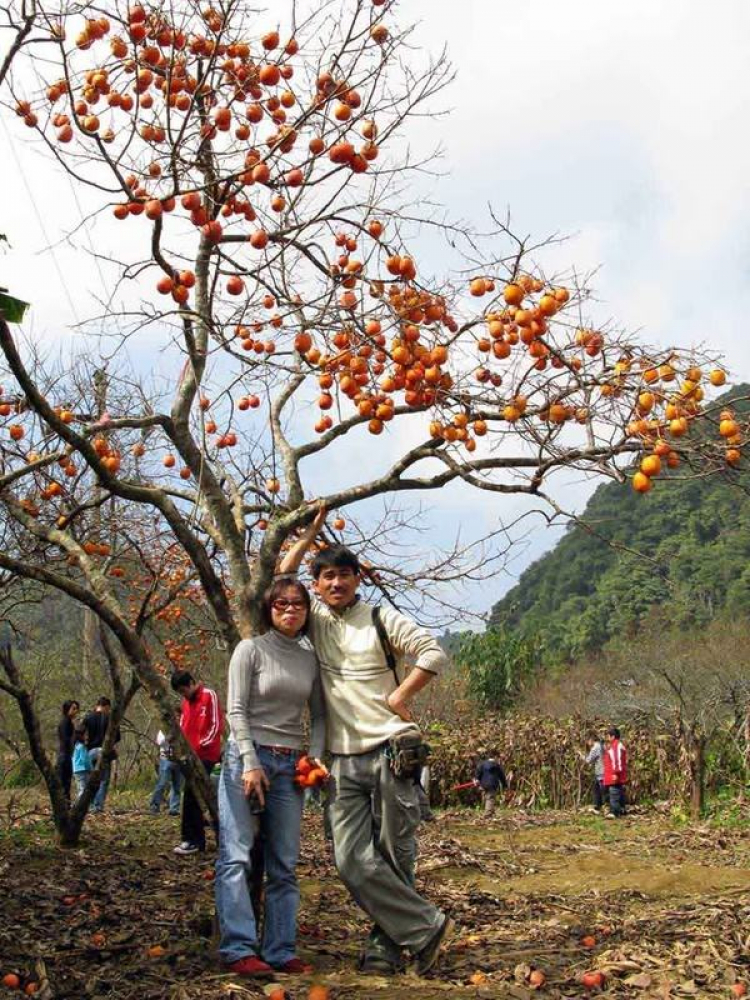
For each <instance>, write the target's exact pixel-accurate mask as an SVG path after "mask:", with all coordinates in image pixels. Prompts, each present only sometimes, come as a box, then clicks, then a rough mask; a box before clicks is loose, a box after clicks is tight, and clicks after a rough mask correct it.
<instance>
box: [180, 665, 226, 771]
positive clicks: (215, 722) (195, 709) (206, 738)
mask: <svg viewBox="0 0 750 1000" xmlns="http://www.w3.org/2000/svg"><path fill="white" fill-rule="evenodd" d="M180 729H181V730H182V732H183V734H184V736H185V739H186V740H187V741H188V743H189V744H190V746H191V747H192V748H193V750H195V752H196V753H197V754H198V756H199V757H200V759H201V760H206V761H208V762H209V763H212V764H215V763H216V761H218V760H219V759H220V758H221V733H222V730H223V729H224V713H223V712H222V710H221V705H220V704H219V699H218V698H217V697H216V692H215V691H212V690H211V688H207V687H204V686H203V685H202V684H199V685H198V689H197V691H196V692H195V694H194V695H193V697H192V698H191V699H190V701H188V699H187V698H183V699H182V714H181V715H180Z"/></svg>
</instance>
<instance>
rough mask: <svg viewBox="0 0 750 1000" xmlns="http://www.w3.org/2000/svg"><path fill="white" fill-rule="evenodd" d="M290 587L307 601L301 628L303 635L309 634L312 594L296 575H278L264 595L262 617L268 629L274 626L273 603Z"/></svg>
mask: <svg viewBox="0 0 750 1000" xmlns="http://www.w3.org/2000/svg"><path fill="white" fill-rule="evenodd" d="M289 587H294V589H295V590H296V591H297V593H298V594H299V595H300V597H301V598H302V600H303V601H304V602H305V611H306V612H307V614H306V615H305V624H304V625H303V626H302V628H301V629H300V632H301V633H302V635H307V629H308V626H309V624H310V594H309V593H308V590H307V587H306V586H305V585H304V583H302V581H301V580H299V579H298V578H297V577H296V576H291V574H285V575H284V576H277V577H276V579H275V580H274V581H273V583H272V584H271V586H270V587H269V588H268V590H267V591H266V592H265V594H264V595H263V604H262V605H261V609H260V617H261V621H262V622H263V625H264V626H265V628H266V630H268V629H270V628H272V627H273V619H272V618H271V605H272V604H273V602H274V601H275V600H276V599H277V598H279V597H280V596H281V594H282V593H283V592H284V591H285V590H287V589H288V588H289Z"/></svg>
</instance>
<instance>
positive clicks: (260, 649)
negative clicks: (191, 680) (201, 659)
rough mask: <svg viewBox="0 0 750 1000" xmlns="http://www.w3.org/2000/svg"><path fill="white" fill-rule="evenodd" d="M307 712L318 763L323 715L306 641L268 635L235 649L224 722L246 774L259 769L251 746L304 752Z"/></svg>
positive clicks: (312, 752) (312, 658) (313, 753)
mask: <svg viewBox="0 0 750 1000" xmlns="http://www.w3.org/2000/svg"><path fill="white" fill-rule="evenodd" d="M305 706H309V709H310V756H311V757H321V756H322V755H323V750H324V744H325V709H324V705H323V693H322V689H321V686H320V676H319V671H318V661H317V659H316V657H315V653H314V652H313V648H312V646H311V645H310V642H309V640H308V639H306V638H305V637H304V636H303V637H301V638H296V639H289V638H287V636H285V635H282V633H281V632H277V631H276V630H275V629H271V631H270V632H266V634H265V635H261V636H257V637H256V638H253V639H243V640H242V642H240V643H239V644H238V645H237V648H236V649H235V651H234V653H233V654H232V659H231V660H230V663H229V690H228V692H227V719H228V720H229V727H230V729H231V734H232V738H233V739H234V740H235V742H236V743H237V745H238V747H239V750H240V753H241V755H242V765H243V768H244V770H246V771H249V770H252V769H253V768H256V767H260V764H259V763H258V757H257V755H256V753H255V746H254V744H255V743H258V744H265V745H266V746H282V747H289V748H290V749H293V750H301V749H302V746H303V743H304V725H303V715H304V710H305Z"/></svg>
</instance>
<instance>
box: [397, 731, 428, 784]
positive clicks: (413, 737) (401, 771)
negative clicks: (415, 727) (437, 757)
mask: <svg viewBox="0 0 750 1000" xmlns="http://www.w3.org/2000/svg"><path fill="white" fill-rule="evenodd" d="M430 753H431V750H430V747H429V745H428V744H427V743H425V742H424V741H423V739H422V736H421V734H420V733H404V734H403V736H396V737H395V738H394V739H392V740H389V741H388V748H387V750H386V756H387V757H388V764H389V766H390V769H391V771H392V772H393V775H394V777H396V778H413V779H414V780H416V779H417V778H418V777H419V773H420V771H421V770H422V768H423V767H424V765H425V764H426V763H427V758H428V757H429V756H430Z"/></svg>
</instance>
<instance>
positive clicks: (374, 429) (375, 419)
mask: <svg viewBox="0 0 750 1000" xmlns="http://www.w3.org/2000/svg"><path fill="white" fill-rule="evenodd" d="M18 13H19V12H17V15H18ZM16 20H17V21H18V16H17V18H16ZM34 30H35V32H36V33H37V35H42V36H44V37H46V39H47V41H48V42H49V43H50V44H49V46H48V48H47V49H45V54H46V56H47V58H46V59H45V60H44V61H43V62H41V61H39V60H37V61H35V62H34V63H33V64H24V62H23V56H24V50H23V48H21V49H20V50H19V52H18V53H17V58H16V59H15V60H14V62H13V65H12V67H10V68H9V71H8V73H7V76H6V80H5V91H4V93H5V95H6V100H5V105H6V110H7V112H8V114H9V115H10V116H11V117H13V116H15V119H16V122H17V126H18V129H19V131H18V132H17V133H16V135H17V138H18V141H19V142H20V141H29V140H31V139H32V138H33V139H34V140H35V141H36V142H37V143H38V144H40V145H43V146H44V147H46V149H47V151H48V153H49V155H50V157H51V158H52V160H53V161H54V162H55V164H56V166H57V168H58V170H59V171H64V172H65V173H67V175H68V178H69V180H70V183H71V185H72V187H73V189H74V191H77V192H80V193H82V194H83V193H84V192H85V200H86V204H87V205H90V206H92V208H91V213H92V215H91V218H90V219H89V220H87V222H90V223H91V224H96V225H97V226H99V225H101V226H102V227H105V223H108V224H110V225H112V226H114V225H117V226H119V227H121V228H120V230H118V235H117V244H118V249H117V252H116V253H115V254H113V255H106V254H105V253H104V252H103V251H101V252H100V251H97V250H96V249H94V250H93V253H94V255H95V257H96V258H97V262H98V263H101V264H102V265H103V266H105V267H107V266H109V267H110V268H113V269H114V271H113V275H114V276H113V280H112V284H111V287H108V288H106V289H101V294H102V298H103V299H104V300H106V303H107V305H106V308H105V309H104V310H103V312H102V315H101V316H99V317H97V318H96V332H97V334H98V337H97V339H93V338H92V337H89V338H88V339H85V341H84V342H83V344H82V345H81V346H77V345H76V344H75V342H74V343H73V344H72V346H71V347H70V350H69V355H68V357H67V358H66V360H64V361H63V362H62V363H58V364H56V365H51V364H50V363H49V362H48V361H47V360H46V359H45V357H44V356H43V351H42V348H41V345H40V344H38V343H36V344H35V343H32V342H31V341H30V340H28V339H26V338H24V337H23V336H22V335H21V334H20V333H19V332H17V330H16V328H14V329H13V330H11V328H10V326H9V325H8V323H7V322H5V321H0V348H1V349H2V357H3V359H4V371H3V372H2V376H3V389H4V392H3V396H2V400H1V401H0V463H1V464H0V503H1V504H2V517H3V519H4V522H5V528H4V530H5V535H4V537H5V539H6V544H5V545H4V547H3V549H2V551H0V568H2V570H3V571H4V572H5V573H7V574H10V575H11V576H15V577H18V578H23V579H32V580H35V581H36V582H38V583H40V584H42V585H44V586H50V587H55V588H57V589H59V590H61V591H64V592H65V593H67V594H69V595H70V596H72V597H73V598H74V599H75V600H76V601H80V602H81V603H82V604H83V605H85V606H86V607H87V608H89V609H90V610H91V612H93V613H94V614H95V615H96V616H97V617H98V619H99V620H100V622H101V623H102V625H103V628H104V629H105V632H106V633H107V634H108V635H110V636H111V637H112V638H113V640H114V641H115V643H116V644H117V645H118V646H119V655H121V656H124V657H125V659H126V660H127V661H128V662H129V663H130V664H131V665H132V667H133V669H134V671H135V675H136V676H137V677H138V678H139V679H140V681H141V682H142V684H143V685H144V687H145V688H146V690H147V691H148V693H149V694H150V695H151V696H152V697H153V698H155V699H156V700H157V702H158V703H159V704H160V706H161V710H162V716H163V718H164V722H165V724H166V725H171V724H172V722H173V720H172V716H171V703H170V701H169V699H168V697H167V693H166V687H165V684H164V678H163V675H162V674H161V673H160V671H159V669H158V664H159V662H160V660H161V659H163V658H161V657H160V656H159V655H158V653H157V652H156V651H155V650H154V648H153V646H152V644H151V642H150V641H148V640H147V638H146V635H145V632H144V629H143V627H141V626H142V622H140V621H139V617H138V613H137V612H134V610H133V608H131V607H129V605H128V599H127V597H126V595H125V590H124V589H123V587H124V586H125V585H124V582H123V579H122V578H120V579H118V577H117V576H116V575H113V574H115V571H116V570H117V569H118V567H120V568H122V567H123V564H124V563H125V562H127V561H128V560H130V561H132V560H133V559H137V558H139V556H140V555H141V554H143V553H144V552H149V551H150V550H151V549H152V548H155V549H156V550H161V549H162V548H163V547H164V546H165V545H166V544H167V540H168V544H170V545H172V546H174V547H175V548H176V549H177V550H179V552H180V557H181V559H182V560H183V561H184V567H185V572H186V573H188V574H189V576H190V579H191V581H193V582H194V586H195V587H196V588H198V589H199V593H200V600H201V602H202V605H203V608H204V610H205V613H206V614H207V615H208V616H209V618H210V620H211V622H212V627H213V628H214V629H215V631H216V634H217V635H218V637H219V639H220V641H221V642H222V643H223V644H224V645H225V646H226V647H228V648H231V647H232V646H234V644H235V643H236V642H237V641H238V640H239V639H240V637H242V636H247V635H250V634H252V633H253V632H254V631H255V630H257V629H258V628H259V624H260V622H259V605H260V599H261V596H262V594H263V592H264V590H265V588H266V587H267V585H268V583H269V581H270V579H271V577H272V575H273V572H274V567H275V565H276V562H277V559H278V556H279V553H280V552H281V550H282V547H283V546H284V545H285V544H286V543H287V542H288V541H289V540H290V539H291V538H293V537H294V535H295V533H296V532H298V531H299V530H300V529H302V528H303V527H305V526H306V525H307V524H309V523H310V521H311V519H312V518H313V516H314V512H315V509H316V505H314V504H311V502H310V501H311V500H312V499H313V497H315V498H316V500H317V501H318V502H319V503H322V504H324V505H325V506H326V507H327V508H328V509H329V510H331V511H333V512H335V514H334V516H333V520H332V522H331V527H332V529H333V531H334V532H335V534H336V537H343V538H344V539H347V538H351V537H355V536H353V535H351V534H350V532H351V531H352V530H353V529H354V522H355V519H356V517H357V510H358V509H359V510H362V509H364V510H365V511H367V510H368V509H369V508H368V502H369V501H372V500H373V499H374V498H386V499H388V498H391V499H392V498H393V497H394V496H398V495H400V494H405V495H406V494H411V495H414V496H415V497H422V498H424V497H425V496H427V497H428V496H429V495H430V494H431V493H432V492H434V491H436V490H441V489H443V488H445V487H448V486H449V485H451V484H456V483H461V484H463V485H465V487H466V488H467V489H474V490H476V491H483V492H485V493H492V494H495V495H497V496H498V499H500V498H502V497H507V496H508V495H510V496H513V495H519V494H526V495H528V496H529V497H531V498H534V499H535V501H537V502H538V503H539V504H540V505H543V504H545V503H547V502H550V503H551V507H550V509H551V510H554V509H555V504H556V503H557V501H555V499H554V482H555V477H556V475H557V474H558V473H560V472H564V471H565V470H571V469H572V470H576V471H580V472H583V473H592V474H598V475H610V476H615V477H617V478H619V479H624V478H625V476H626V474H628V473H627V470H628V469H629V468H630V467H631V465H632V463H633V461H634V460H639V461H640V469H638V470H637V471H635V473H634V475H633V476H632V483H633V486H634V487H635V488H636V489H637V490H640V491H643V492H645V491H647V490H648V489H649V488H650V487H651V485H652V483H653V482H654V481H655V480H656V479H657V478H658V477H659V475H660V473H661V472H662V471H663V470H665V469H666V468H667V467H669V468H670V469H673V468H675V467H677V466H678V465H680V464H681V463H682V467H683V468H685V467H687V468H688V471H689V474H701V475H703V474H706V473H707V472H709V471H715V470H720V469H725V468H727V464H729V466H732V465H734V464H736V463H737V462H739V460H740V454H741V452H740V448H741V444H742V441H743V439H744V438H743V435H744V428H743V427H742V426H741V425H740V422H739V421H738V420H736V419H735V418H734V416H733V415H732V414H731V413H724V414H722V415H721V417H720V418H719V417H718V416H717V415H716V414H715V413H714V412H713V410H712V408H711V406H710V404H709V401H708V399H706V398H704V391H705V387H706V386H709V387H710V385H714V386H719V385H721V384H723V382H724V373H723V371H722V370H721V369H719V368H713V370H710V371H709V368H710V365H709V362H708V359H706V358H696V357H694V356H692V355H690V354H689V353H688V352H685V351H681V350H679V349H676V348H675V349H670V350H663V351H656V350H652V349H648V348H647V347H645V346H644V345H639V343H638V342H636V340H635V339H634V338H632V337H630V336H628V335H626V334H624V333H622V332H620V331H617V330H615V329H601V328H600V327H598V326H597V325H596V323H595V322H594V320H593V319H592V318H591V317H590V316H589V313H588V309H589V302H588V295H587V290H586V288H585V287H582V286H581V285H580V284H579V283H577V282H576V281H574V280H573V279H572V278H570V277H569V278H568V279H566V278H565V277H564V276H559V275H547V274H546V273H545V270H544V263H543V258H544V244H543V243H542V244H537V245H535V244H533V242H532V241H531V240H530V239H528V238H520V237H518V236H516V235H514V234H513V232H512V231H511V228H510V225H509V222H507V221H502V220H498V219H496V218H495V217H494V216H492V218H491V223H490V225H489V226H488V227H487V230H486V231H484V232H480V231H476V230H474V229H472V228H470V227H469V226H467V225H457V224H453V223H451V222H449V221H446V218H444V217H443V216H439V215H438V214H437V213H436V212H435V210H434V209H430V208H429V206H427V207H426V208H425V209H424V210H423V209H422V208H421V207H420V197H419V195H420V192H421V190H422V188H421V187H420V186H419V185H420V178H421V176H422V173H423V171H424V170H426V169H429V166H430V163H431V157H430V155H429V154H426V155H425V156H424V158H423V159H422V160H418V159H415V158H414V156H413V154H412V152H411V149H410V146H409V142H410V139H411V136H412V129H413V126H414V123H415V122H416V121H417V120H419V119H427V120H429V117H430V116H431V115H433V114H435V113H436V112H437V110H439V109H438V108H437V103H436V102H437V100H438V98H439V96H440V94H441V92H442V91H443V89H444V88H445V87H446V86H447V85H448V84H449V82H450V79H451V74H452V70H451V68H450V65H449V64H448V62H447V61H446V58H445V55H444V54H443V55H442V56H441V57H440V58H439V59H437V60H430V59H429V58H426V57H424V56H422V55H420V53H419V50H418V49H416V48H415V46H414V34H413V29H412V28H410V27H409V26H404V25H401V24H400V23H399V20H398V18H397V11H396V9H395V7H394V4H393V3H390V2H387V0H330V2H320V0H309V2H297V3H295V2H292V0H290V2H289V3H288V4H286V5H283V8H282V9H278V7H275V8H274V9H273V10H269V11H267V12H265V13H260V12H257V11H255V10H250V9H249V8H248V7H247V6H246V5H245V4H241V3H239V2H233V0H226V2H222V3H214V4H213V5H212V6H208V5H206V4H198V3H194V2H192V0H175V2H173V3H172V4H171V5H169V6H165V5H149V4H144V5H140V4H135V5H132V6H130V7H127V6H125V5H123V4H119V3H116V2H113V0H103V2H102V3H100V4H97V5H93V4H81V5H79V6H71V5H69V4H64V5H61V6H60V7H59V8H55V6H54V5H47V4H44V3H41V2H40V3H39V4H38V5H37V7H36V8H35V21H34ZM53 53H54V55H53ZM18 57H20V60H19V58H18ZM63 190H65V188H63ZM105 228H106V227H105ZM120 234H121V235H120ZM439 242H440V244H441V245H442V246H443V248H444V249H443V250H441V251H440V252H439V256H440V258H441V259H443V257H445V259H446V260H447V261H449V263H448V264H446V268H445V273H444V275H443V276H442V277H435V276H434V275H432V274H431V273H429V266H432V267H434V266H435V264H434V263H432V264H431V265H428V264H426V263H422V262H421V259H420V255H418V254H417V252H416V250H415V249H414V248H416V247H417V246H421V247H422V248H423V251H424V247H425V246H427V245H429V246H430V247H432V246H434V245H437V244H438V243H439ZM422 256H425V254H424V252H423V254H422ZM437 256H438V254H437V253H436V254H435V258H437ZM105 257H108V259H107V260H105V259H104V258H105ZM99 258H102V259H101V260H99ZM113 258H116V259H113ZM435 262H436V261H435ZM144 355H145V356H146V357H147V359H148V360H147V361H146V362H145V363H144V360H143V356H144ZM157 359H158V375H159V377H158V378H155V377H152V371H151V366H152V365H155V364H156V363H157ZM99 371H105V372H106V380H107V392H106V394H105V396H102V395H101V394H99V396H97V393H96V391H95V373H96V372H99ZM701 422H702V423H706V425H707V426H709V427H710V428H711V433H709V434H696V433H691V430H692V428H693V427H694V426H695V425H696V424H697V423H701ZM344 512H345V513H346V518H345V517H344ZM135 522H137V523H138V524H139V529H140V531H141V533H142V537H141V538H140V540H139V543H138V544H139V546H140V549H139V548H136V547H135V546H134V544H133V540H132V532H131V533H129V532H128V531H127V530H124V529H123V528H122V526H123V525H127V524H131V525H132V524H133V523H135ZM103 526H104V527H103ZM103 532H105V533H106V542H105V541H103V538H102V533H103ZM362 535H363V536H364V537H367V530H366V529H363V530H362ZM328 537H329V538H330V535H329V536H328ZM152 540H153V541H152ZM103 545H105V548H102V546H103ZM360 548H362V549H363V554H364V556H365V558H369V560H370V562H371V563H373V566H372V579H373V580H375V581H376V582H378V583H380V584H381V585H383V586H386V587H387V584H388V582H389V581H393V582H394V583H395V582H397V583H400V584H402V583H403V582H404V579H403V577H404V574H403V573H402V574H401V576H399V575H398V574H397V573H395V572H394V575H392V576H389V573H390V572H391V570H390V569H389V568H388V567H387V566H383V565H380V564H379V562H378V559H377V558H370V556H369V554H368V551H367V545H360ZM453 555H454V556H455V555H456V553H455V552H454V553H453ZM427 575H428V576H429V577H430V578H431V580H438V579H453V580H455V579H460V576H461V568H460V565H459V563H458V561H457V560H456V559H455V558H445V559H443V560H437V561H436V563H435V565H434V567H433V569H432V570H431V571H430V572H429V573H427ZM125 589H126V588H125ZM196 781H198V782H200V781H201V775H200V773H197V772H196ZM203 787H204V792H205V793H206V795H208V790H207V788H206V786H205V785H204V786H203Z"/></svg>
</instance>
